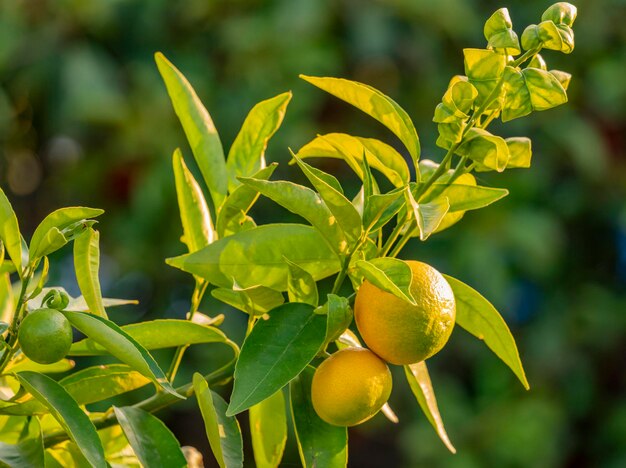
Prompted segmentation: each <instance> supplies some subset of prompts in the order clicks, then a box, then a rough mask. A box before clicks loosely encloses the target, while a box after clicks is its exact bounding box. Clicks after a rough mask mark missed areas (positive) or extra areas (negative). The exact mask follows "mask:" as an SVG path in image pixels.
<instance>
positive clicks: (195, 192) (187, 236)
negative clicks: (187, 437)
mask: <svg viewBox="0 0 626 468" xmlns="http://www.w3.org/2000/svg"><path fill="white" fill-rule="evenodd" d="M172 166H173V167H174V180H175V182H176V195H177V197H178V210H179V211H180V221H181V224H182V225H183V242H184V243H185V244H186V245H187V249H188V250H189V252H195V251H196V250H200V249H201V248H202V247H204V246H206V245H209V244H210V243H211V242H213V241H214V240H215V231H214V229H213V222H212V221H211V213H210V212H209V207H208V205H207V203H206V200H205V199H204V195H203V194H202V189H201V188H200V186H199V185H198V182H196V179H194V177H193V174H192V173H191V171H189V169H188V168H187V165H186V164H185V161H184V159H183V155H182V153H181V152H180V150H179V149H177V150H176V151H174V156H173V157H172Z"/></svg>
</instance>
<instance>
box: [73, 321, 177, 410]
mask: <svg viewBox="0 0 626 468" xmlns="http://www.w3.org/2000/svg"><path fill="white" fill-rule="evenodd" d="M61 313H62V314H63V315H65V317H66V318H67V319H68V320H69V321H70V323H71V324H72V325H73V326H74V327H75V328H76V329H78V330H79V331H80V332H81V333H83V334H85V335H86V336H88V337H89V338H90V339H91V340H93V342H96V343H98V344H99V345H100V346H102V347H103V348H104V349H106V350H107V351H108V352H109V354H111V355H112V356H114V357H116V358H117V359H119V360H120V361H122V362H124V363H126V364H128V365H129V366H131V367H132V368H133V369H135V370H136V371H138V372H139V373H140V374H141V375H143V376H145V377H147V378H149V379H150V380H152V381H153V382H154V383H155V384H157V385H158V386H160V387H161V388H162V389H163V390H165V391H166V392H168V393H171V394H172V395H174V396H176V397H178V398H183V399H184V397H182V396H181V395H179V394H178V393H176V390H174V388H173V387H172V386H171V384H170V383H169V382H168V380H167V378H166V377H165V373H164V372H163V370H161V368H160V367H159V365H158V364H157V362H156V361H155V360H154V358H153V357H152V356H151V355H150V353H149V352H148V351H147V350H146V349H145V348H144V347H143V346H142V345H141V344H139V343H138V342H137V340H135V339H134V338H133V337H132V336H131V335H129V334H128V333H127V332H125V331H124V330H122V329H121V328H120V327H119V326H117V325H116V324H115V323H113V322H111V321H110V320H107V319H104V318H102V317H98V316H97V315H91V314H87V313H84V312H70V311H67V310H65V311H62V312H61ZM70 352H71V351H70Z"/></svg>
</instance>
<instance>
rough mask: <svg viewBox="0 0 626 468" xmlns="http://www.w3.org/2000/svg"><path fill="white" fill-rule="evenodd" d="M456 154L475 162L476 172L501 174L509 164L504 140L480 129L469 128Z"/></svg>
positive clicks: (507, 149)
mask: <svg viewBox="0 0 626 468" xmlns="http://www.w3.org/2000/svg"><path fill="white" fill-rule="evenodd" d="M456 152H457V154H459V155H461V156H466V157H468V158H469V159H471V160H472V161H475V162H477V163H478V166H477V170H478V171H488V170H496V171H498V172H502V171H504V169H506V165H507V163H508V162H509V148H508V146H507V144H506V141H504V138H502V137H499V136H496V135H492V134H491V133H489V132H488V131H487V130H483V129H482V128H471V129H470V130H469V131H468V132H467V135H466V136H465V138H464V139H463V143H461V146H459V148H458V149H457V151H456Z"/></svg>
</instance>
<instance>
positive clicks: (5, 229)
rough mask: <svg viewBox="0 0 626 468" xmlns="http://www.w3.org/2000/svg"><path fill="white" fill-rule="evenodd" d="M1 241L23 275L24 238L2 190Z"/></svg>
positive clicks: (0, 202)
mask: <svg viewBox="0 0 626 468" xmlns="http://www.w3.org/2000/svg"><path fill="white" fill-rule="evenodd" d="M0 240H2V243H3V244H4V248H5V249H6V251H7V252H8V253H9V256H10V257H11V261H12V262H13V264H14V265H15V268H16V270H17V271H18V272H19V274H20V276H21V275H22V238H21V236H20V228H19V225H18V223H17V217H16V216H15V212H14V211H13V207H12V206H11V202H9V199H8V198H7V196H6V195H5V194H4V190H2V189H1V188H0Z"/></svg>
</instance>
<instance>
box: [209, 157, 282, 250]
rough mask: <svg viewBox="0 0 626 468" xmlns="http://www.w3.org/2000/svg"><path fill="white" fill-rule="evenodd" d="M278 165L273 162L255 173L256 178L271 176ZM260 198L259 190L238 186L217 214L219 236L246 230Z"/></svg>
mask: <svg viewBox="0 0 626 468" xmlns="http://www.w3.org/2000/svg"><path fill="white" fill-rule="evenodd" d="M277 166H278V164H277V163H272V164H270V165H269V166H267V167H265V168H263V169H261V170H260V171H259V172H257V173H256V174H254V176H253V177H254V179H256V180H266V179H269V178H270V177H271V175H272V174H273V173H274V170H275V169H276V167H277ZM258 198H259V192H257V191H256V190H254V189H252V188H250V187H246V186H242V185H240V186H239V187H237V188H236V189H235V190H234V191H233V192H232V193H231V194H230V195H229V196H228V198H227V199H226V201H224V204H223V205H222V209H221V210H220V212H219V213H218V215H217V221H216V223H215V225H216V228H217V236H218V238H220V239H221V238H222V237H226V236H230V235H232V234H235V233H237V232H240V231H243V230H245V226H246V225H247V224H249V221H250V218H249V217H248V216H247V214H248V211H249V210H250V208H252V205H254V203H255V202H256V201H257V199H258Z"/></svg>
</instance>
